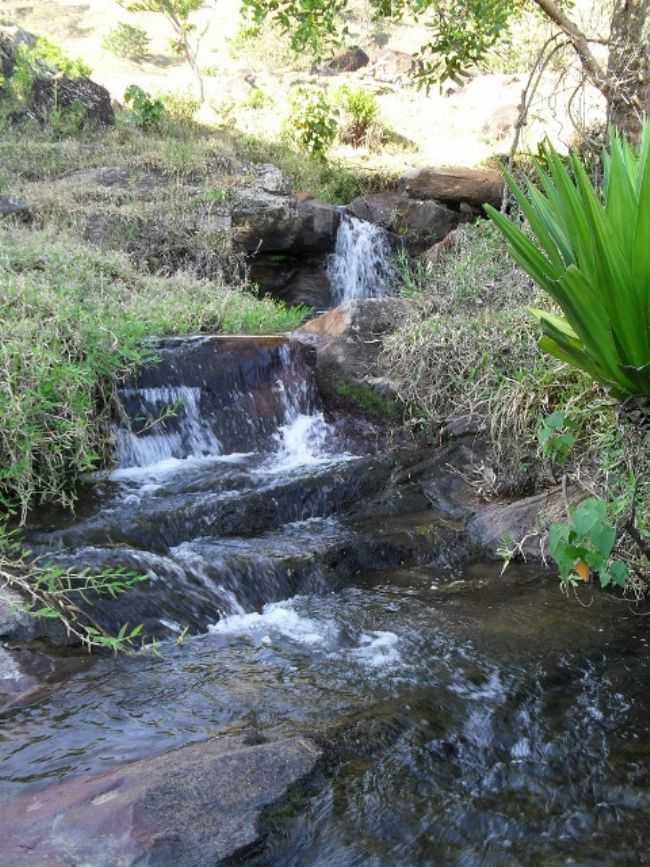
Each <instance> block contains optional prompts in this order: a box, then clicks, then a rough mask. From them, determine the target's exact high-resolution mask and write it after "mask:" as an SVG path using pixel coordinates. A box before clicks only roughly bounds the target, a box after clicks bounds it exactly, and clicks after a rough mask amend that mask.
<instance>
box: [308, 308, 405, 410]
mask: <svg viewBox="0 0 650 867" xmlns="http://www.w3.org/2000/svg"><path fill="white" fill-rule="evenodd" d="M407 311H408V304H407V302H406V301H404V300H403V299H401V298H368V299H364V300H358V301H349V302H347V303H346V304H341V305H340V306H339V307H336V308H334V309H333V310H329V311H328V312H327V313H324V314H323V315H322V316H319V317H318V318H316V319H312V320H311V321H310V322H308V323H307V324H306V325H303V327H302V328H300V329H299V330H298V332H296V334H295V336H296V337H297V338H298V339H300V340H303V341H306V342H310V343H312V344H313V345H315V347H316V380H317V382H318V386H319V389H320V392H321V395H322V397H323V400H324V402H325V405H326V406H327V408H328V409H329V410H331V411H338V410H345V411H347V412H352V413H355V414H356V415H361V416H363V417H366V418H369V419H371V420H373V421H382V422H390V421H396V420H398V419H399V417H400V415H401V406H400V404H399V402H398V401H397V399H396V397H395V393H394V389H393V387H392V384H391V383H390V381H389V380H388V379H386V378H385V377H381V376H378V375H377V371H376V360H377V356H378V355H379V352H380V351H381V346H382V336H383V335H385V334H387V333H389V332H391V331H393V330H394V329H395V328H396V327H397V326H398V324H399V322H400V320H401V319H402V318H403V317H404V316H405V315H406V313H407Z"/></svg>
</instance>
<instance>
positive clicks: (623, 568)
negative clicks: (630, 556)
mask: <svg viewBox="0 0 650 867" xmlns="http://www.w3.org/2000/svg"><path fill="white" fill-rule="evenodd" d="M609 574H610V575H611V578H612V581H613V582H614V584H616V586H617V587H625V585H626V583H627V581H628V579H629V577H630V569H629V566H628V565H627V563H624V562H623V561H622V560H614V561H613V562H612V563H611V564H610V567H609Z"/></svg>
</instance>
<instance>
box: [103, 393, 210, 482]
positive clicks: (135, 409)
mask: <svg viewBox="0 0 650 867" xmlns="http://www.w3.org/2000/svg"><path fill="white" fill-rule="evenodd" d="M119 398H120V402H121V405H122V407H123V408H124V409H125V411H126V413H127V415H128V416H129V419H130V420H131V423H130V424H129V425H128V426H124V425H116V426H115V428H114V440H115V457H116V461H117V464H118V466H120V467H122V468H125V467H146V466H150V465H151V464H156V463H160V462H161V461H165V460H169V458H187V457H208V456H209V455H219V454H221V452H222V447H221V443H220V442H219V440H218V439H217V438H216V436H215V435H214V432H213V431H212V430H211V429H210V427H209V425H208V424H206V421H205V419H203V418H202V417H201V412H200V402H201V390H200V389H199V388H190V387H188V386H184V385H174V386H171V385H168V386H158V387H156V388H123V389H120V390H119Z"/></svg>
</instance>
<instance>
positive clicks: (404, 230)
mask: <svg viewBox="0 0 650 867" xmlns="http://www.w3.org/2000/svg"><path fill="white" fill-rule="evenodd" d="M348 210H349V211H350V213H352V214H354V216H355V217H358V218H359V219H360V220H366V221H368V222H370V223H376V224H377V225H379V226H381V227H382V228H384V229H386V230H387V231H389V232H392V233H393V234H394V235H398V236H400V237H401V238H403V239H404V240H405V241H406V243H407V244H408V245H409V246H411V247H413V248H416V249H422V248H424V247H427V246H430V245H431V244H434V243H436V241H440V240H442V238H444V237H445V236H446V235H447V234H448V233H449V232H450V231H451V230H452V229H453V228H454V227H455V226H456V225H458V222H459V214H457V213H456V212H455V211H452V210H450V209H449V208H447V207H445V206H444V205H441V204H438V203H437V202H434V201H423V200H420V199H416V198H412V197H411V196H409V195H406V194H405V193H400V192H387V193H374V194H372V195H368V196H360V197H359V198H357V199H354V200H353V201H352V202H351V203H350V204H349V205H348Z"/></svg>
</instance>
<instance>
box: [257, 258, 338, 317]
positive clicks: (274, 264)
mask: <svg viewBox="0 0 650 867" xmlns="http://www.w3.org/2000/svg"><path fill="white" fill-rule="evenodd" d="M249 267H250V272H249V273H250V279H251V281H252V282H253V283H255V284H256V285H257V286H259V288H260V290H261V291H262V293H263V294H268V295H272V296H273V297H274V298H277V299H279V300H280V301H284V302H285V303H287V304H290V305H297V304H304V305H306V306H307V307H311V308H312V309H313V310H326V309H327V308H329V307H331V306H332V292H331V287H330V281H329V277H328V276H327V271H326V266H325V262H324V261H323V258H322V257H321V258H318V257H307V258H305V257H301V258H298V257H294V256H290V255H278V254H275V255H274V254H270V255H268V256H264V255H262V256H255V257H253V258H252V259H251V262H250V266H249Z"/></svg>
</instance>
